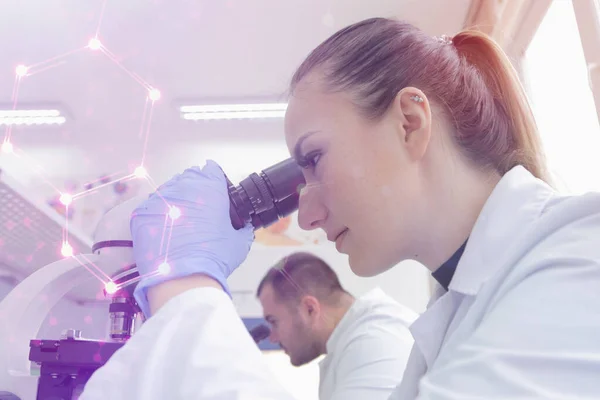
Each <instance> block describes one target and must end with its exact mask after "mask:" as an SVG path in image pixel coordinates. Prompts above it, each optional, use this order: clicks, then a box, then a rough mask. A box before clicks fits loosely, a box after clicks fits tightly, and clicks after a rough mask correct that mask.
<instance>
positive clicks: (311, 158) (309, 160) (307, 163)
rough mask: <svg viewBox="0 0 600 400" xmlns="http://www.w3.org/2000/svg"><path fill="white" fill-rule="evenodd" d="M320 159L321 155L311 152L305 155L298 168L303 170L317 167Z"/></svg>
mask: <svg viewBox="0 0 600 400" xmlns="http://www.w3.org/2000/svg"><path fill="white" fill-rule="evenodd" d="M320 158H321V153H320V152H318V151H313V152H310V153H308V154H307V155H305V156H304V157H303V160H302V163H301V164H300V166H302V167H303V168H308V167H311V168H315V167H316V166H317V164H318V163H319V159H320Z"/></svg>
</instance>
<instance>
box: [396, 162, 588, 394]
mask: <svg viewBox="0 0 600 400" xmlns="http://www.w3.org/2000/svg"><path fill="white" fill-rule="evenodd" d="M411 331H412V333H413V336H414V338H415V346H414V348H413V351H412V353H411V358H410V361H409V365H408V366H407V370H406V373H405V375H404V379H403V380H402V383H401V385H400V386H399V387H398V388H397V390H395V391H394V394H393V395H392V397H391V398H390V400H404V399H411V400H412V399H415V398H418V399H419V400H426V399H427V400H450V399H461V400H462V399H486V400H492V399H498V400H499V399H502V400H507V399H557V400H558V399H560V400H567V399H580V400H581V399H596V400H597V399H600V195H599V194H596V193H593V194H588V195H584V196H577V197H566V196H558V195H557V194H555V193H554V192H553V191H552V190H551V189H550V188H549V187H548V186H547V185H545V184H544V183H542V182H541V181H538V180H536V179H534V178H533V176H532V175H531V174H530V173H529V172H528V171H527V170H525V169H524V168H522V167H516V168H513V169H512V170H511V171H510V172H509V173H508V174H506V175H505V176H504V177H503V178H502V179H501V181H500V183H499V184H498V185H497V187H496V188H495V190H494V191H493V193H492V195H491V196H490V198H489V199H488V201H487V202H486V204H485V206H484V208H483V210H482V213H481V215H480V216H479V218H478V220H477V222H476V224H475V227H474V229H473V231H472V233H471V236H470V238H469V241H468V243H467V246H466V248H465V251H464V253H463V255H462V258H461V259H460V261H459V263H458V266H457V268H456V272H455V274H454V277H453V279H452V281H451V283H450V285H449V291H448V292H445V291H444V290H443V289H442V288H441V287H438V289H437V291H436V293H435V295H434V297H433V298H432V301H430V306H429V307H428V309H427V310H426V311H425V313H423V314H422V315H421V317H420V318H419V319H418V320H417V321H416V322H415V323H414V324H413V325H412V326H411ZM423 375H424V377H423ZM421 377H423V379H422V380H421V379H420V378H421Z"/></svg>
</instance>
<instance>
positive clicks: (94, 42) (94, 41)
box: [88, 38, 102, 51]
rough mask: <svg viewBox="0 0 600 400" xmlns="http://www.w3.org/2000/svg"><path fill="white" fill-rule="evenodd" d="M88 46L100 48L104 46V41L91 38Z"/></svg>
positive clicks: (95, 48) (91, 48)
mask: <svg viewBox="0 0 600 400" xmlns="http://www.w3.org/2000/svg"><path fill="white" fill-rule="evenodd" d="M88 47H89V48H90V50H94V51H95V50H100V48H102V43H101V42H100V40H98V38H91V39H90V41H89V42H88Z"/></svg>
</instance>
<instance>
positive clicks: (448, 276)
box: [431, 242, 467, 290]
mask: <svg viewBox="0 0 600 400" xmlns="http://www.w3.org/2000/svg"><path fill="white" fill-rule="evenodd" d="M466 246H467V242H465V243H463V245H462V246H460V248H459V249H458V250H457V251H456V253H454V254H453V255H452V257H450V258H449V259H448V261H446V262H445V263H443V264H442V266H441V267H439V268H438V269H437V270H435V272H433V273H432V274H431V276H433V278H434V279H435V280H436V281H438V283H439V284H440V285H442V287H443V288H444V289H446V290H448V286H449V285H450V281H452V277H453V276H454V272H455V271H456V266H457V265H458V261H459V260H460V258H461V257H462V254H463V252H464V251H465V247H466Z"/></svg>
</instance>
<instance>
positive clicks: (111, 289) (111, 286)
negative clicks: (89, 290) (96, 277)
mask: <svg viewBox="0 0 600 400" xmlns="http://www.w3.org/2000/svg"><path fill="white" fill-rule="evenodd" d="M117 289H118V288H117V284H116V283H114V282H113V281H108V282H106V284H105V285H104V290H106V293H108V294H114V293H116V291H117Z"/></svg>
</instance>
